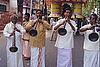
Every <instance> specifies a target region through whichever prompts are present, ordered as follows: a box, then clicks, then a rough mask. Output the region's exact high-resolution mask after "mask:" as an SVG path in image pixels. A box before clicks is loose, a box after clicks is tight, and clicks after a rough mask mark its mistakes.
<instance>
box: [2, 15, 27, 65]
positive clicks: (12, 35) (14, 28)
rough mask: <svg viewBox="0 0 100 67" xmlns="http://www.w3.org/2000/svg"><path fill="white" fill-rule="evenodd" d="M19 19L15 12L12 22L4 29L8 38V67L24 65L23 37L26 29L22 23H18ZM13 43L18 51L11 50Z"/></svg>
mask: <svg viewBox="0 0 100 67" xmlns="http://www.w3.org/2000/svg"><path fill="white" fill-rule="evenodd" d="M17 20H18V17H17V16H16V15H15V14H14V15H13V16H12V17H11V22H10V23H8V24H6V26H5V28H4V31H3V34H4V36H5V37H6V40H7V45H6V50H7V67H23V60H22V40H21V37H22V34H23V33H25V32H26V31H25V29H24V28H23V27H22V26H21V25H20V24H18V22H17ZM14 43H15V44H14ZM13 45H15V46H16V47H17V48H18V51H17V52H11V51H10V50H9V48H10V47H12V46H13Z"/></svg>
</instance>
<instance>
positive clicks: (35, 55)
mask: <svg viewBox="0 0 100 67" xmlns="http://www.w3.org/2000/svg"><path fill="white" fill-rule="evenodd" d="M38 56H39V48H31V66H30V67H37V65H38ZM40 67H45V48H42V52H41V66H40Z"/></svg>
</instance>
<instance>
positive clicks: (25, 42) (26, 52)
mask: <svg viewBox="0 0 100 67" xmlns="http://www.w3.org/2000/svg"><path fill="white" fill-rule="evenodd" d="M29 22H32V21H31V20H30V14H29V13H25V16H24V22H23V26H24V27H25V26H26V25H27V24H28V23H29ZM29 37H30V35H29V34H28V33H27V32H26V33H25V34H24V35H23V56H24V58H25V60H29V59H30V45H29Z"/></svg>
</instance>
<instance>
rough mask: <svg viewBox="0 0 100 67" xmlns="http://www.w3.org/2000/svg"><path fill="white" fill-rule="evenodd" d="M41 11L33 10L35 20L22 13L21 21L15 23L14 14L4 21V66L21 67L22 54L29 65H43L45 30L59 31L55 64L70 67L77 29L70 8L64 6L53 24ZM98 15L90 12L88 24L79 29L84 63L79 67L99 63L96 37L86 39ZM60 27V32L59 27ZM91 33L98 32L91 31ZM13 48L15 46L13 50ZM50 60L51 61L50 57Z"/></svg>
mask: <svg viewBox="0 0 100 67" xmlns="http://www.w3.org/2000/svg"><path fill="white" fill-rule="evenodd" d="M42 15H43V12H42V11H41V10H37V11H36V17H37V18H36V19H35V20H30V14H29V13H25V15H24V21H23V24H22V25H21V24H19V23H18V18H19V17H18V15H16V14H14V15H12V17H11V22H10V23H8V24H6V26H5V28H4V31H3V34H4V36H5V37H6V41H7V45H6V49H7V67H24V65H23V56H24V58H25V59H26V60H30V67H45V40H46V30H52V28H53V30H54V31H59V32H57V39H56V42H55V47H57V67H73V66H72V49H73V48H74V35H75V33H76V32H77V24H76V23H75V21H74V20H72V19H71V16H72V9H71V7H67V8H66V9H64V10H63V12H62V18H61V19H59V20H58V21H57V22H56V24H55V25H54V26H53V25H51V24H49V23H48V21H46V20H44V19H42ZM97 19H98V16H97V15H96V14H91V15H90V23H89V24H87V25H84V26H82V27H81V28H80V34H84V47H83V49H84V62H83V67H100V66H99V53H100V50H99V39H100V38H99V37H98V38H99V39H97V40H96V41H91V40H89V38H88V37H89V34H91V33H93V31H94V29H96V28H97V27H96V26H97ZM61 28H63V30H64V33H63V30H61V31H62V32H61V31H60V29H61ZM94 33H97V34H98V35H99V32H97V30H95V32H94ZM10 47H17V48H18V50H17V51H16V52H11V51H10V50H9V48H10ZM13 50H15V49H13ZM52 61H53V60H52Z"/></svg>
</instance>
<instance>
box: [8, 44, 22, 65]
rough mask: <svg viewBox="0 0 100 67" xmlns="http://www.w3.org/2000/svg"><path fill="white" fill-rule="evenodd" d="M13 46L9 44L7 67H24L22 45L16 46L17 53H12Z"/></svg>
mask: <svg viewBox="0 0 100 67" xmlns="http://www.w3.org/2000/svg"><path fill="white" fill-rule="evenodd" d="M11 46H12V45H11V44H9V43H8V45H7V47H6V49H7V67H23V58H22V44H16V47H17V48H18V51H17V52H10V50H9V48H10V47H11Z"/></svg>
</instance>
